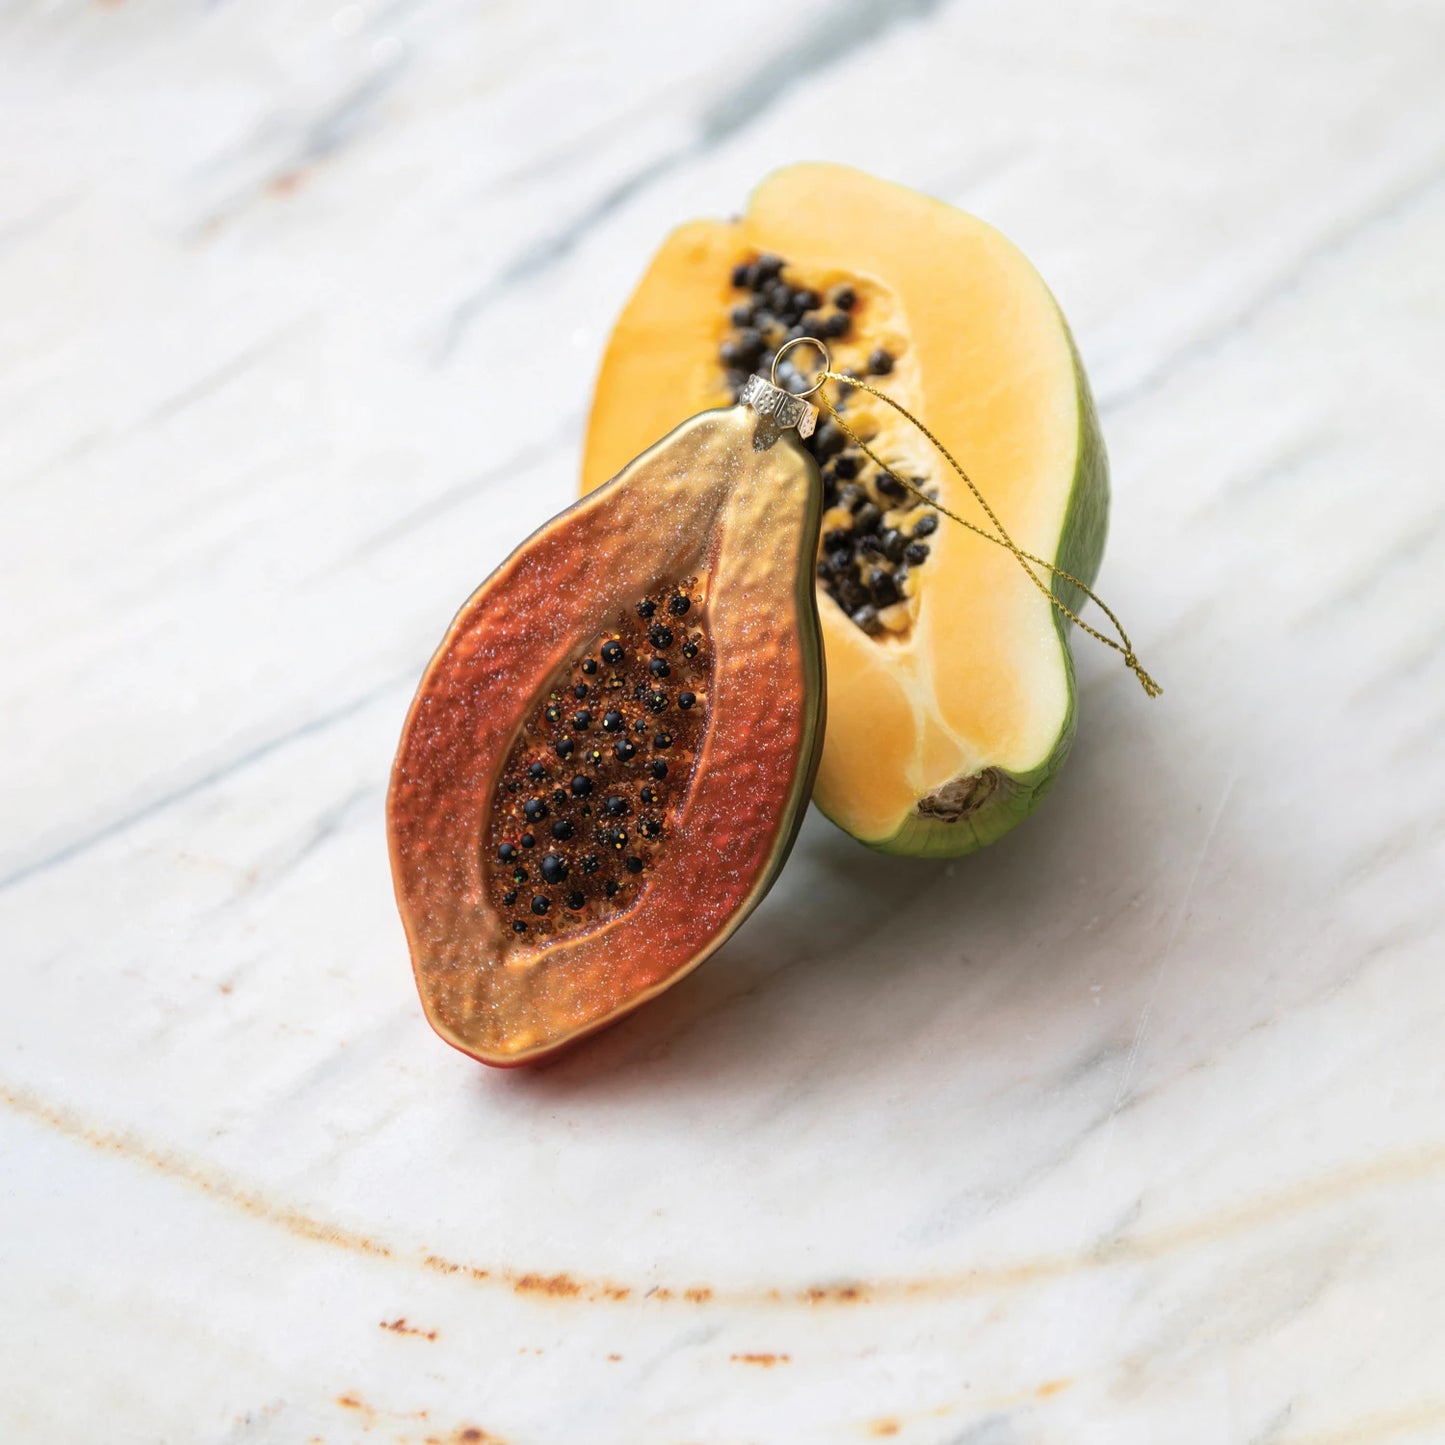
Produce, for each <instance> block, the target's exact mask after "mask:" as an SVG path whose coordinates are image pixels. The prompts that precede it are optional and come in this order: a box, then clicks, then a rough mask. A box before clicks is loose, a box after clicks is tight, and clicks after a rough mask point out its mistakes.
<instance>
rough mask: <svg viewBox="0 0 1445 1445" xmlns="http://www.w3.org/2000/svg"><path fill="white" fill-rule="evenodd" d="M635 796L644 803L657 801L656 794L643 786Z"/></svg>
mask: <svg viewBox="0 0 1445 1445" xmlns="http://www.w3.org/2000/svg"><path fill="white" fill-rule="evenodd" d="M637 796H638V797H640V798H641V799H642V801H643V802H644V803H655V802H656V801H657V794H656V793H654V792H653V791H652V789H651V788H644V789H643V790H642V791H641V792H640V793H639V794H638V795H637Z"/></svg>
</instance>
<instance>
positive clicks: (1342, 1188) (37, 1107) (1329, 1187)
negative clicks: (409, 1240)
mask: <svg viewBox="0 0 1445 1445" xmlns="http://www.w3.org/2000/svg"><path fill="white" fill-rule="evenodd" d="M0 1106H3V1107H5V1108H8V1109H10V1110H11V1111H12V1112H13V1113H15V1114H18V1115H20V1116H21V1117H22V1118H26V1119H29V1120H30V1121H31V1122H32V1123H35V1124H39V1125H43V1126H45V1127H46V1128H49V1129H52V1130H54V1131H55V1132H56V1133H58V1134H61V1135H62V1136H64V1137H65V1138H67V1139H71V1140H73V1141H75V1142H76V1143H80V1144H84V1145H86V1146H87V1147H88V1148H91V1149H93V1150H95V1151H97V1152H98V1153H102V1154H109V1155H113V1156H115V1157H117V1158H120V1159H124V1160H126V1161H127V1162H129V1163H131V1164H136V1165H140V1166H142V1167H144V1168H147V1169H150V1170H152V1171H153V1172H155V1173H156V1174H159V1175H161V1176H163V1177H164V1178H167V1179H171V1180H174V1181H176V1182H177V1183H181V1184H185V1185H187V1186H189V1187H190V1188H192V1189H195V1190H197V1191H199V1192H200V1193H202V1194H205V1195H208V1196H209V1197H210V1198H212V1199H215V1200H217V1201H218V1202H220V1203H222V1204H225V1205H227V1206H229V1207H230V1208H233V1209H236V1210H239V1211H240V1212H242V1213H244V1214H248V1215H250V1216H251V1217H252V1218H255V1219H260V1220H263V1221H265V1222H266V1223H268V1224H271V1225H273V1226H274V1227H276V1228H278V1229H282V1230H285V1231H286V1232H287V1233H288V1234H291V1235H293V1236H295V1237H296V1238H298V1239H305V1240H310V1241H312V1242H313V1243H316V1244H326V1245H330V1246H331V1247H333V1248H336V1249H345V1250H349V1251H351V1252H352V1253H354V1254H360V1255H365V1256H370V1257H371V1258H374V1259H383V1260H392V1261H395V1262H396V1263H398V1264H404V1265H406V1266H408V1267H410V1268H419V1269H424V1270H428V1271H431V1272H434V1273H438V1274H443V1275H451V1276H454V1277H456V1278H459V1279H466V1280H469V1281H470V1282H472V1283H474V1284H479V1285H488V1286H499V1287H502V1288H505V1289H508V1290H510V1291H512V1292H513V1293H515V1294H517V1295H519V1296H522V1297H524V1298H533V1299H543V1300H553V1301H564V1300H575V1301H580V1302H582V1303H587V1304H620V1303H623V1302H626V1301H629V1300H631V1299H633V1298H634V1297H635V1298H637V1299H638V1300H642V1301H647V1302H650V1303H654V1304H670V1303H679V1304H690V1305H702V1304H710V1303H717V1304H727V1305H732V1306H765V1305H778V1306H782V1307H787V1306H792V1307H796V1306H818V1307H827V1306H835V1305H844V1304H897V1303H902V1302H907V1301H909V1300H913V1299H922V1298H939V1297H952V1296H964V1297H966V1296H972V1295H980V1294H988V1293H993V1292H1000V1291H1007V1290H1013V1289H1023V1288H1028V1287H1030V1286H1032V1285H1036V1284H1044V1283H1048V1282H1049V1281H1052V1280H1057V1279H1063V1278H1067V1277H1069V1276H1071V1275H1075V1274H1082V1273H1088V1272H1091V1271H1095V1270H1101V1269H1108V1268H1113V1267H1118V1266H1128V1265H1132V1264H1141V1263H1146V1262H1149V1261H1151V1260H1154V1259H1157V1258H1159V1257H1161V1256H1167V1255H1171V1254H1178V1253H1182V1252H1183V1251H1185V1250H1189V1249H1195V1248H1203V1247H1206V1246H1208V1245H1211V1244H1215V1243H1218V1242H1220V1241H1222V1240H1227V1239H1230V1238H1233V1237H1235V1236H1238V1235H1242V1234H1247V1233H1249V1232H1250V1231H1252V1230H1257V1229H1263V1228H1266V1227H1268V1226H1269V1225H1272V1224H1275V1223H1278V1222H1280V1221H1281V1220H1285V1219H1289V1218H1292V1217H1294V1216H1296V1215H1300V1214H1306V1213H1313V1212H1315V1211H1317V1210H1319V1209H1322V1208H1325V1207H1326V1206H1328V1205H1331V1204H1334V1203H1338V1202H1340V1201H1342V1200H1346V1199H1349V1198H1351V1197H1353V1196H1355V1195H1358V1194H1362V1193H1366V1192H1369V1191H1372V1190H1376V1189H1383V1188H1387V1187H1389V1186H1391V1185H1398V1184H1408V1183H1411V1182H1413V1181H1415V1180H1419V1179H1423V1178H1426V1177H1428V1176H1430V1175H1434V1174H1438V1173H1441V1172H1442V1171H1445V1145H1437V1146H1428V1147H1422V1148H1419V1149H1415V1150H1412V1151H1409V1152H1402V1153H1398V1154H1391V1155H1385V1156H1383V1157H1382V1158H1379V1159H1375V1160H1371V1161H1370V1162H1368V1163H1365V1164H1359V1165H1355V1166H1352V1167H1346V1168H1342V1169H1337V1170H1333V1171H1331V1172H1329V1173H1326V1174H1322V1175H1319V1176H1317V1177H1316V1178H1314V1179H1310V1180H1305V1181H1302V1182H1300V1183H1298V1184H1295V1185H1292V1186H1291V1187H1289V1188H1287V1189H1284V1190H1280V1191H1279V1192H1278V1193H1275V1194H1272V1195H1266V1196H1262V1197H1257V1198H1254V1199H1251V1200H1248V1201H1246V1202H1245V1203H1243V1204H1240V1205H1237V1206H1235V1207H1233V1208H1225V1209H1220V1210H1217V1211H1215V1212H1214V1213H1213V1214H1210V1215H1206V1216H1204V1217H1203V1218H1200V1219H1196V1220H1187V1221H1184V1222H1182V1223H1180V1224H1175V1225H1166V1226H1164V1227H1163V1228H1160V1229H1156V1230H1153V1231H1151V1232H1148V1233H1142V1234H1136V1235H1132V1236H1125V1237H1123V1238H1120V1239H1117V1240H1113V1241H1110V1242H1109V1243H1107V1244H1104V1245H1102V1246H1101V1247H1099V1248H1096V1249H1093V1250H1085V1251H1081V1252H1077V1253H1073V1254H1051V1255H1040V1256H1037V1257H1035V1258H1033V1259H1026V1260H1019V1261H1016V1262H1013V1263H1009V1264H995V1265H980V1266H977V1267H975V1268H971V1269H962V1270H955V1271H952V1272H949V1273H938V1274H935V1275H926V1276H921V1277H917V1278H906V1277H905V1278H895V1279H881V1280H874V1281H849V1282H847V1283H838V1284H815V1285H808V1286H805V1287H797V1286H777V1287H773V1288H767V1287H757V1288H741V1289H722V1288H717V1287H714V1286H710V1285H701V1284H692V1285H679V1286H675V1287H673V1286H666V1285H654V1286H652V1287H651V1288H648V1289H645V1290H640V1289H638V1288H636V1287H634V1286H630V1285H625V1284H621V1283H619V1282H617V1281H615V1280H609V1279H605V1278H579V1277H576V1276H574V1275H570V1274H548V1273H545V1272H541V1271H537V1270H520V1269H509V1268H500V1267H499V1268H484V1267H482V1266H479V1265H475V1264H471V1263H468V1262H466V1261H461V1260H453V1259H449V1258H447V1257H446V1256H444V1255H441V1254H437V1253H435V1252H433V1251H428V1250H415V1249H412V1248H409V1247H403V1246H396V1245H392V1244H391V1243H389V1242H388V1241H386V1240H384V1239H378V1238H376V1237H374V1236H372V1235H370V1234H368V1233H366V1232H365V1231H363V1230H360V1229H356V1228H354V1227H351V1226H348V1225H344V1224H339V1223H333V1222H331V1221H328V1220H324V1219H318V1218H317V1217H315V1216H314V1215H311V1214H308V1213H307V1212H306V1211H305V1210H302V1209H299V1208H296V1207H294V1206H292V1205H288V1204H284V1203H281V1202H280V1201H278V1200H274V1199H271V1198H268V1197H267V1196H266V1195H264V1194H262V1193H261V1192H260V1191H258V1190H256V1189H252V1188H248V1187H247V1186H246V1185H243V1184H241V1183H240V1182H239V1181H237V1180H235V1179H232V1178H231V1177H230V1176H229V1175H227V1174H225V1173H224V1172H223V1171H221V1170H219V1169H217V1168H215V1167H214V1166H211V1165H208V1164H205V1163H203V1162H201V1161H199V1160H195V1159H189V1158H187V1157H186V1156H185V1155H183V1154H181V1153H180V1152H179V1151H175V1150H168V1149H162V1148H159V1147H157V1146H155V1145H153V1144H150V1143H147V1142H146V1141H145V1140H143V1139H141V1138H139V1137H138V1136H136V1135H135V1134H132V1133H130V1132H128V1131H124V1130H119V1129H110V1128H105V1127H102V1126H99V1125H96V1124H92V1123H90V1122H89V1121H88V1120H86V1119H84V1118H82V1117H81V1116H80V1115H79V1114H77V1113H75V1112H74V1111H73V1110H70V1109H68V1108H65V1107H63V1106H60V1105H56V1104H51V1103H47V1102H46V1101H44V1100H42V1099H40V1098H39V1097H38V1096H37V1095H35V1094H34V1093H32V1092H31V1091H30V1090H28V1089H24V1088H16V1087H13V1086H10V1085H5V1084H0ZM1302 1438H1303V1437H1302ZM1320 1438H1321V1440H1325V1439H1327V1438H1328V1437H1320ZM1349 1438H1350V1437H1347V1436H1346V1437H1341V1439H1342V1440H1348V1439H1349ZM1311 1445H1313V1442H1311Z"/></svg>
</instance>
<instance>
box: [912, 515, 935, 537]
mask: <svg viewBox="0 0 1445 1445" xmlns="http://www.w3.org/2000/svg"><path fill="white" fill-rule="evenodd" d="M937 530H938V513H937V512H926V513H925V514H924V515H923V516H921V517H920V518H919V519H918V520H917V521H916V522H915V523H914V524H913V535H914V536H915V537H931V536H932V535H933V534H934V533H935V532H936V531H937Z"/></svg>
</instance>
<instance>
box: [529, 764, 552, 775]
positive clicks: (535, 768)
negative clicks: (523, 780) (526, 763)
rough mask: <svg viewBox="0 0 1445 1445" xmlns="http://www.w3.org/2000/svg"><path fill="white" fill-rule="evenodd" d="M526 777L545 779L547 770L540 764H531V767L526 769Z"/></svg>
mask: <svg viewBox="0 0 1445 1445" xmlns="http://www.w3.org/2000/svg"><path fill="white" fill-rule="evenodd" d="M527 776H528V777H529V778H545V777H546V776H547V769H546V768H545V767H543V766H542V764H541V763H533V764H532V766H531V767H530V768H528V769H527Z"/></svg>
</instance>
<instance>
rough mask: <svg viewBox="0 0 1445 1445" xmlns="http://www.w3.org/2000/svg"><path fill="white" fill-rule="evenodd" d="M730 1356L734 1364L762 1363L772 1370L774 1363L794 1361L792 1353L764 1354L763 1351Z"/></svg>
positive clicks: (784, 1363)
mask: <svg viewBox="0 0 1445 1445" xmlns="http://www.w3.org/2000/svg"><path fill="white" fill-rule="evenodd" d="M730 1358H731V1359H732V1361H733V1363H734V1364H738V1365H761V1366H762V1367H763V1368H764V1369H765V1370H771V1369H772V1368H773V1366H774V1365H791V1364H792V1363H793V1357H792V1356H791V1355H774V1354H763V1353H761V1352H760V1353H757V1354H745V1355H732V1356H730Z"/></svg>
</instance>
